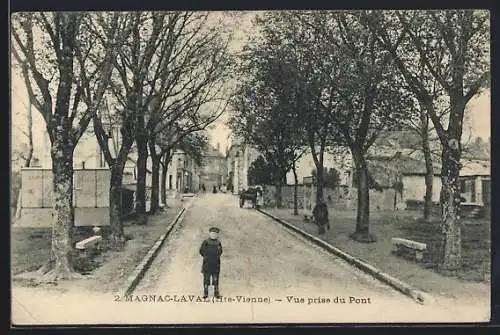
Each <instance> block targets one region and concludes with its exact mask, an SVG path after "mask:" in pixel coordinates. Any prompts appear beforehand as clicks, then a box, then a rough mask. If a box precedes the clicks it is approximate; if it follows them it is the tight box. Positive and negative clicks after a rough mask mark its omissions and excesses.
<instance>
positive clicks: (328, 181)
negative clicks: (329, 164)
mask: <svg viewBox="0 0 500 335" xmlns="http://www.w3.org/2000/svg"><path fill="white" fill-rule="evenodd" d="M324 171H325V172H324V173H323V176H324V177H323V178H324V186H325V187H328V188H331V189H336V188H337V187H338V186H339V184H340V173H339V172H338V171H337V169H335V168H329V169H328V168H326V167H325V168H324ZM311 175H312V176H313V178H316V176H317V172H316V169H314V170H312V171H311Z"/></svg>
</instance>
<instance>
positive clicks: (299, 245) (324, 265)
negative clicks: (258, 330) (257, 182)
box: [13, 194, 489, 324]
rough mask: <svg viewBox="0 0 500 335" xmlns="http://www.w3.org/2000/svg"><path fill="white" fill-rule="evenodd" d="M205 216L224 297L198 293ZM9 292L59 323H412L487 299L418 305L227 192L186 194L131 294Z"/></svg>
mask: <svg viewBox="0 0 500 335" xmlns="http://www.w3.org/2000/svg"><path fill="white" fill-rule="evenodd" d="M213 225H215V226H218V227H219V228H220V229H221V233H220V239H221V242H222V245H223V248H224V253H223V256H222V258H221V275H220V281H221V285H220V288H221V294H222V298H221V299H219V300H216V299H214V298H213V289H212V287H211V288H210V297H209V299H207V300H206V301H203V300H202V299H201V297H200V296H201V294H202V274H201V272H200V271H201V262H202V259H201V256H200V255H199V254H198V249H199V247H200V245H201V242H202V240H203V239H204V238H206V237H207V236H208V228H209V227H211V226H213ZM14 293H15V296H14V298H13V305H14V309H13V311H14V316H16V315H15V314H16V312H17V317H18V320H25V319H28V320H29V319H31V320H33V319H34V318H35V319H38V321H39V322H38V323H40V322H41V321H42V320H41V319H43V321H44V323H51V321H52V322H54V320H58V323H61V322H62V323H66V324H67V323H82V320H84V321H83V322H84V323H105V324H191V323H283V322H284V323H299V322H300V323H345V322H349V323H358V322H382V323H385V322H412V323H415V322H417V323H418V322H472V321H487V320H488V318H489V306H483V307H484V308H482V309H480V308H474V309H472V310H471V309H470V306H467V308H466V306H456V305H441V304H433V305H424V306H422V305H418V304H416V303H415V302H413V301H412V300H410V299H409V298H408V297H406V296H404V295H402V294H401V293H399V292H396V291H394V290H393V289H392V288H390V287H388V286H386V285H384V284H381V283H380V282H379V281H377V280H375V279H373V278H372V277H370V276H368V275H366V274H364V273H363V272H361V271H359V270H357V269H355V268H353V267H351V266H350V265H348V264H346V263H344V262H343V261H341V260H339V259H338V258H336V257H334V256H332V255H330V254H328V253H327V252H325V251H323V250H321V249H319V248H318V247H315V246H313V245H311V244H310V243H309V242H306V241H304V240H303V239H302V238H301V237H298V236H296V235H294V234H292V233H290V232H289V231H287V230H285V229H284V228H283V227H282V226H280V225H279V224H277V223H276V222H274V221H273V220H272V219H270V218H268V217H266V216H264V215H263V214H261V213H259V212H257V211H255V210H252V209H251V208H249V207H245V208H239V206H238V199H237V198H236V197H235V196H232V195H229V194H204V195H200V196H199V197H198V198H196V199H194V201H193V204H192V206H191V207H190V208H189V209H188V211H187V213H186V216H185V218H184V220H183V222H182V223H181V224H180V225H179V226H178V227H177V228H176V229H175V231H173V232H172V234H171V235H170V236H169V238H168V239H167V240H166V241H165V244H164V246H163V247H162V250H161V251H160V252H159V254H158V255H157V257H156V259H155V261H154V262H153V264H152V265H151V268H150V269H149V270H148V272H147V273H146V275H145V277H144V278H143V280H142V281H141V283H140V284H139V286H138V287H137V288H136V290H135V291H134V292H133V294H132V295H131V296H128V297H123V296H117V297H113V296H111V295H108V296H105V295H97V294H90V295H89V294H88V293H87V294H85V293H84V292H81V293H78V292H72V293H71V294H69V293H68V294H65V295H63V296H57V297H55V296H54V295H51V294H50V292H47V291H44V292H34V291H26V289H19V290H18V291H17V293H16V292H15V291H14ZM42 295H43V296H44V297H42ZM34 296H37V298H36V299H33V298H31V301H30V297H34ZM44 299H52V300H54V299H59V300H58V301H57V302H55V303H53V304H52V305H50V306H51V311H49V310H48V309H47V308H42V307H41V306H40V304H41V301H43V300H44ZM64 299H67V300H64ZM70 299H71V300H70ZM76 300H78V302H76ZM115 300H117V301H115ZM29 301H30V302H29ZM70 301H71V302H70ZM73 301H75V302H73ZM46 305H47V304H46ZM27 306H29V307H27ZM37 306H38V307H39V308H38V309H37ZM58 306H59V313H58V312H57V311H56V310H57V307H58ZM70 307H71V308H70ZM35 313H37V314H35ZM64 317H65V318H64ZM62 320H66V321H65V322H64V321H62Z"/></svg>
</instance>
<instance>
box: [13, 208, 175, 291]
mask: <svg viewBox="0 0 500 335" xmlns="http://www.w3.org/2000/svg"><path fill="white" fill-rule="evenodd" d="M183 205H184V203H183V202H181V201H180V199H168V207H167V208H166V210H165V212H159V213H158V214H156V215H154V216H150V217H149V219H148V224H147V225H145V226H139V225H135V224H132V223H133V222H132V221H126V222H124V232H125V235H126V237H127V238H128V239H129V240H128V241H127V243H126V245H125V249H124V250H123V251H120V252H113V251H106V252H104V253H103V254H101V255H99V256H97V257H96V259H95V260H94V262H93V263H94V264H92V265H93V266H92V267H94V269H92V270H91V271H90V273H88V276H86V278H85V279H82V280H72V281H61V282H59V283H58V285H57V290H59V291H71V290H75V289H79V290H82V291H92V292H102V293H110V292H120V291H121V290H123V285H125V281H126V279H127V277H128V276H129V275H130V274H131V273H132V272H133V270H134V269H135V267H136V266H137V265H138V264H139V263H140V262H141V261H142V259H143V258H144V256H145V255H146V254H147V252H148V251H149V249H150V248H151V247H152V245H153V244H154V243H155V242H156V240H157V239H158V238H159V237H160V236H161V235H162V234H164V233H165V229H166V227H167V226H168V225H169V224H170V222H171V221H172V220H173V219H174V218H175V216H176V215H177V214H178V212H179V210H180V209H181V208H182V206H183ZM11 235H12V237H11V243H12V248H11V250H12V254H11V268H12V274H13V275H16V274H18V273H22V272H26V271H33V270H36V269H37V268H39V267H40V266H41V265H42V264H43V263H44V262H45V261H46V259H47V257H48V255H49V251H50V243H51V241H50V236H51V232H50V228H22V227H13V228H12V233H11ZM13 285H16V286H24V287H26V286H28V287H30V286H32V284H30V283H29V282H27V281H25V280H18V279H13Z"/></svg>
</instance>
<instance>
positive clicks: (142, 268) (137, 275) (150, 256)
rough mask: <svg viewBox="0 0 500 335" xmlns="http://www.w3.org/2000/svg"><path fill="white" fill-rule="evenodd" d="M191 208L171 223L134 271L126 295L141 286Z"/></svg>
mask: <svg viewBox="0 0 500 335" xmlns="http://www.w3.org/2000/svg"><path fill="white" fill-rule="evenodd" d="M189 207H190V204H187V205H186V206H184V207H182V208H181V209H180V210H179V212H178V213H177V215H176V216H175V218H174V219H173V220H172V222H170V224H169V225H168V226H167V231H166V232H165V233H164V234H162V235H161V236H160V237H159V238H158V240H156V242H155V243H154V244H153V246H152V247H151V248H150V249H149V251H148V253H147V254H146V256H144V258H143V259H142V261H141V262H140V263H139V265H137V266H136V267H135V269H134V271H132V274H130V276H129V277H128V278H127V282H126V283H127V284H126V290H125V293H124V295H129V294H132V292H133V291H134V290H135V288H136V287H137V285H139V282H140V281H141V279H142V278H143V277H144V274H145V273H146V271H147V270H148V269H149V267H150V266H151V263H153V260H154V259H155V257H156V255H157V254H158V251H159V250H160V247H161V246H162V245H163V242H165V240H166V239H167V237H168V236H169V235H170V233H171V232H172V230H173V228H174V227H175V225H176V224H177V223H178V222H180V221H182V220H183V219H184V214H185V213H186V210H187V209H188V208H189Z"/></svg>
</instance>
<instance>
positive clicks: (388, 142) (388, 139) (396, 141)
mask: <svg viewBox="0 0 500 335" xmlns="http://www.w3.org/2000/svg"><path fill="white" fill-rule="evenodd" d="M421 142H422V140H421V139H420V137H419V136H418V134H417V133H416V132H414V131H412V130H395V131H388V132H385V133H384V134H383V136H379V137H378V138H377V140H376V141H375V143H374V144H375V146H384V147H385V146H386V147H392V148H415V147H419V146H420V143H421Z"/></svg>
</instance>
